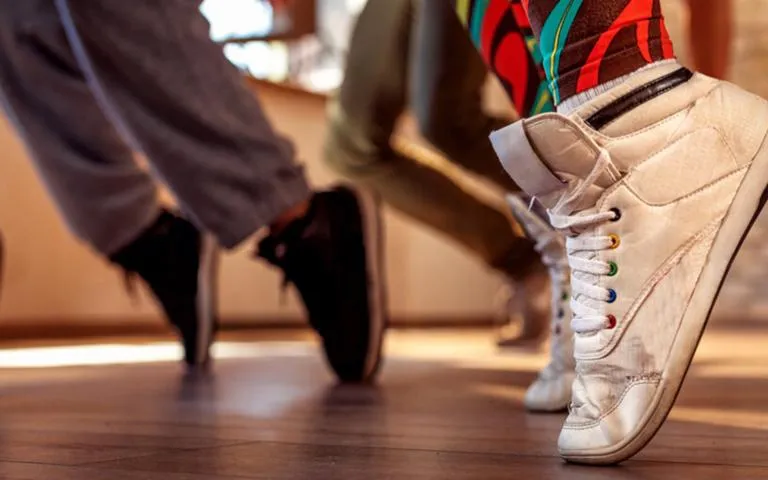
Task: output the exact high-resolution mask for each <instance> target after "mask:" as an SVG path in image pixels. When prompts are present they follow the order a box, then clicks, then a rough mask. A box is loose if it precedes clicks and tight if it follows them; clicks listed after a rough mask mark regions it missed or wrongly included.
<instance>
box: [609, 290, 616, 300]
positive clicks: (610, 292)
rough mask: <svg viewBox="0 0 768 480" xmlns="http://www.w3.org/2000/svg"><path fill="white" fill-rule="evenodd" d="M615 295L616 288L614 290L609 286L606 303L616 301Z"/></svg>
mask: <svg viewBox="0 0 768 480" xmlns="http://www.w3.org/2000/svg"><path fill="white" fill-rule="evenodd" d="M616 297H617V295H616V290H614V289H612V288H611V289H609V290H608V303H613V302H615V301H616Z"/></svg>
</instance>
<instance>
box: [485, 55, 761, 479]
mask: <svg viewBox="0 0 768 480" xmlns="http://www.w3.org/2000/svg"><path fill="white" fill-rule="evenodd" d="M766 132H768V102H766V101H764V100H763V99H761V98H759V97H757V96H755V95H752V94H749V93H747V92H745V91H743V90H741V89H739V88H738V87H736V86H734V85H731V84H729V83H726V82H721V81H717V80H714V79H711V78H708V77H705V76H703V75H698V74H691V72H689V71H687V70H685V69H683V68H681V67H680V66H679V65H678V64H676V63H671V64H670V63H664V64H659V65H657V66H655V67H650V68H648V69H645V70H641V71H638V72H636V73H635V74H633V75H632V76H630V77H629V79H628V80H627V81H626V82H624V83H623V84H621V85H620V86H618V87H616V88H614V89H612V90H610V91H609V92H607V93H605V94H602V95H599V96H597V97H596V98H594V99H593V100H591V101H590V102H588V103H587V104H586V105H584V106H582V107H581V108H579V109H578V110H577V111H575V112H573V113H572V114H570V115H569V116H563V115H559V114H546V115H540V116H537V117H534V118H531V119H529V120H525V121H522V122H518V123H516V124H514V125H511V126H509V127H507V128H505V129H503V130H501V131H499V132H496V133H495V134H494V135H493V136H492V140H493V142H494V145H495V147H496V149H497V151H498V153H499V156H500V158H501V159H502V160H503V162H504V164H505V167H506V168H507V170H508V171H509V173H510V174H511V175H512V177H513V178H514V179H515V181H516V182H517V183H518V184H519V185H520V186H521V187H522V188H523V189H524V190H525V191H527V192H528V193H529V194H530V195H532V196H535V197H537V198H538V199H539V200H540V201H541V202H543V203H544V205H545V206H546V207H547V208H548V209H549V214H550V220H551V222H552V224H553V226H555V227H556V228H558V229H559V230H561V231H563V232H565V233H566V234H567V235H568V238H567V241H566V246H567V249H568V262H569V264H570V267H571V289H572V295H573V300H572V301H571V307H572V309H573V315H574V318H573V322H572V326H573V330H574V331H575V347H574V353H575V358H576V373H577V377H576V380H575V381H574V385H573V392H572V394H573V399H572V405H571V409H570V410H571V412H570V415H569V416H568V419H567V421H566V423H565V426H564V427H563V430H562V432H561V434H560V439H559V442H558V446H559V449H560V453H561V455H562V456H563V457H564V458H565V459H567V460H569V461H573V462H579V463H593V464H611V463H617V462H620V461H623V460H625V459H627V458H629V457H631V456H632V455H634V454H635V453H637V452H638V451H640V450H641V449H642V448H643V447H644V446H645V445H646V444H647V443H648V442H649V441H650V440H651V438H652V437H653V436H654V434H655V433H656V431H657V430H658V429H659V427H660V426H661V424H662V423H663V421H664V419H665V418H666V416H667V414H668V413H669V411H670V409H671V408H672V405H673V403H674V401H675V398H676V396H677V394H678V391H679V390H680V386H681V384H682V381H683V378H684V377H685V374H686V371H687V370H688V366H689V365H690V363H691V360H692V358H693V354H694V352H695V350H696V346H697V344H698V342H699V338H700V337H701V335H702V333H703V331H704V327H705V324H706V322H707V318H708V317H709V312H710V310H711V308H712V306H713V304H714V302H715V299H716V297H717V294H718V292H719V289H720V286H721V284H722V282H723V279H724V278H725V275H726V272H727V270H728V267H729V266H730V263H731V261H732V260H733V258H734V256H735V255H736V252H737V251H738V248H739V246H740V244H741V241H742V240H743V238H744V237H745V236H746V233H747V232H748V231H749V229H750V226H751V225H752V223H753V221H754V220H755V218H757V215H758V213H759V211H760V210H761V208H762V206H763V204H764V202H765V200H766V198H765V196H764V195H765V194H764V191H765V189H766V183H768V147H767V146H766V145H765V143H764V142H765V139H766Z"/></svg>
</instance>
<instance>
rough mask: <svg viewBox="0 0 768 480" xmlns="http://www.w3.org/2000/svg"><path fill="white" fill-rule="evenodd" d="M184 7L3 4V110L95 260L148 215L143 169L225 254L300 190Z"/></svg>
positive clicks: (84, 0)
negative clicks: (139, 159)
mask: <svg viewBox="0 0 768 480" xmlns="http://www.w3.org/2000/svg"><path fill="white" fill-rule="evenodd" d="M208 29H209V27H208V24H207V22H206V21H205V19H204V18H203V17H202V16H201V14H200V13H199V11H198V2H196V1H191V0H162V1H158V0H98V1H94V0H0V104H2V106H3V107H4V109H5V111H6V112H7V114H8V116H9V117H10V119H11V121H12V122H13V124H14V125H15V127H16V128H17V130H18V132H19V134H20V135H21V136H22V138H23V139H24V141H25V143H26V145H27V148H28V150H29V152H30V154H31V156H32V157H33V158H34V160H35V163H36V166H37V168H38V170H39V172H40V174H41V176H42V177H43V179H44V181H45V184H46V185H47V188H48V190H49V191H50V193H51V195H52V196H53V197H54V199H55V201H56V204H57V205H58V207H59V209H60V211H61V212H62V214H63V215H64V217H65V218H66V220H67V223H68V225H69V226H70V227H71V229H72V230H73V232H74V233H75V234H76V235H77V236H79V237H80V238H82V239H84V240H85V241H87V242H89V243H90V244H92V245H93V247H95V248H96V249H97V250H99V251H101V252H102V253H104V254H107V255H108V254H111V253H114V252H116V251H117V250H119V249H120V248H122V247H124V246H126V245H127V244H129V243H130V242H131V241H132V240H133V239H135V238H136V237H137V236H138V235H139V234H140V233H141V232H142V231H143V230H144V229H145V228H146V227H147V226H148V225H149V224H150V223H151V222H152V221H153V220H154V219H155V217H156V216H157V214H158V210H159V205H158V202H157V196H156V187H155V184H154V182H153V180H152V178H151V177H150V176H149V175H148V174H147V173H146V172H145V171H143V170H142V169H141V168H140V166H139V165H138V164H137V163H136V156H135V152H140V153H143V154H144V155H145V156H146V157H147V159H148V161H149V163H150V166H151V170H152V173H153V174H155V175H156V176H158V177H159V178H161V179H162V180H163V181H164V182H165V183H166V184H167V185H168V187H169V188H170V189H171V191H172V192H173V193H174V195H175V196H176V198H177V200H178V202H179V205H180V206H181V208H182V209H183V210H184V212H185V213H186V214H187V215H188V216H189V217H190V218H191V219H192V220H193V221H194V222H195V223H197V225H198V226H199V227H200V228H202V229H204V230H207V231H210V232H212V233H213V234H215V235H216V236H217V237H218V239H219V241H220V242H221V244H222V245H223V246H225V247H234V246H235V245H237V244H238V243H240V242H241V241H242V240H244V239H245V238H247V237H248V236H250V235H251V234H252V233H254V232H255V231H256V230H258V229H259V228H261V227H262V226H265V225H267V224H269V223H270V222H271V221H272V220H274V219H275V218H276V217H277V216H278V215H279V214H280V213H281V212H283V211H285V210H286V209H288V208H289V207H291V206H294V205H296V204H298V203H300V202H301V201H302V200H304V199H306V198H307V197H308V196H309V194H310V192H309V188H308V186H307V183H306V180H305V177H304V174H303V170H302V168H301V167H300V166H299V165H297V164H296V163H294V156H293V155H294V152H293V148H292V146H291V144H290V143H289V142H287V141H286V140H285V139H283V138H281V137H279V136H278V135H277V134H276V133H275V132H274V130H273V129H272V127H271V125H270V124H269V122H268V121H267V119H266V118H265V116H264V113H263V111H262V109H261V107H260V105H259V103H258V101H257V100H256V99H255V98H254V97H253V95H252V93H251V92H250V91H249V90H248V89H247V87H246V86H245V84H244V83H243V81H242V79H241V77H240V75H239V73H238V72H237V71H236V69H235V68H234V67H232V66H231V65H230V64H229V62H228V61H227V60H226V59H225V57H224V56H223V53H222V51H221V48H220V47H219V46H217V45H215V44H214V43H213V42H212V41H211V40H210V39H209V36H208V33H209V31H208Z"/></svg>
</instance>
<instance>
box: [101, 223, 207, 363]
mask: <svg viewBox="0 0 768 480" xmlns="http://www.w3.org/2000/svg"><path fill="white" fill-rule="evenodd" d="M218 253H219V249H218V245H217V243H216V241H215V240H214V239H213V238H212V237H211V236H210V235H205V234H202V233H201V232H200V231H199V230H197V228H195V227H194V226H193V225H192V224H191V223H189V222H188V221H187V220H184V219H183V218H180V217H177V216H176V215H173V214H172V213H169V212H163V213H162V214H161V215H160V216H159V217H158V219H157V221H156V222H155V223H154V224H153V225H152V226H151V227H149V228H148V229H147V230H146V231H145V232H144V233H143V234H142V235H141V237H139V238H138V239H137V240H135V241H134V242H133V243H131V244H130V245H128V246H127V247H125V248H123V249H122V250H121V251H119V252H118V253H116V254H115V255H113V256H112V257H111V258H110V260H111V261H112V262H114V263H116V264H118V265H120V266H121V267H122V268H124V269H125V270H126V272H127V273H128V274H129V275H138V276H139V277H141V278H142V279H143V280H144V282H145V283H146V284H147V286H148V287H149V288H150V290H151V291H152V293H153V294H154V296H155V299H157V301H158V302H159V303H160V305H161V306H162V308H163V310H164V311H165V314H166V318H167V319H168V321H169V322H170V323H171V324H172V325H173V326H174V327H175V328H176V330H177V331H178V333H179V336H180V337H181V341H182V343H183V346H184V361H185V362H186V364H187V366H189V367H190V368H192V369H193V370H196V369H197V368H204V367H206V366H207V365H208V362H209V360H210V356H209V355H210V346H211V343H212V342H213V336H214V334H215V330H216V327H217V319H216V307H217V305H216V280H217V270H218Z"/></svg>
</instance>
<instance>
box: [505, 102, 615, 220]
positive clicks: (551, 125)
mask: <svg viewBox="0 0 768 480" xmlns="http://www.w3.org/2000/svg"><path fill="white" fill-rule="evenodd" d="M491 143H492V144H493V147H494V149H495V150H496V154H497V155H498V156H499V159H500V160H501V163H502V164H503V165H504V168H505V169H506V171H507V173H509V174H510V176H511V177H512V179H513V180H514V181H515V182H516V183H517V184H518V185H519V186H520V188H522V189H523V190H524V191H525V192H526V193H528V194H529V195H531V196H534V197H536V198H537V199H538V200H539V201H540V202H541V203H542V204H543V205H544V206H545V207H547V208H548V209H551V208H552V207H554V206H555V204H557V202H558V200H560V198H561V197H562V195H563V194H564V193H565V192H566V190H567V188H568V186H569V184H571V183H572V182H574V181H577V180H579V179H583V178H585V177H587V176H588V175H589V174H590V172H592V170H593V168H594V167H595V163H596V162H597V158H598V157H599V155H600V148H599V147H598V145H597V144H596V143H595V142H594V140H592V139H591V138H589V137H588V136H587V135H586V134H585V133H584V132H583V131H582V130H581V129H580V128H579V127H578V125H576V124H575V123H574V122H573V120H570V119H568V118H566V117H564V116H562V115H558V114H544V115H539V116H537V117H535V118H534V119H532V120H528V121H519V122H516V123H514V124H512V125H509V126H508V127H505V128H503V129H501V130H497V131H495V132H493V133H492V134H491ZM618 177H619V173H618V169H616V168H615V166H613V165H609V168H607V169H606V172H605V173H604V174H602V175H601V176H600V178H598V180H597V181H596V182H595V184H594V185H593V186H592V187H590V189H589V190H588V191H587V192H586V195H584V198H583V199H582V201H581V202H580V204H579V205H578V206H577V209H578V210H582V209H586V208H590V207H591V206H593V205H594V204H595V202H596V201H597V198H598V197H599V196H600V194H601V193H602V191H603V190H604V189H605V188H607V187H609V186H610V185H612V184H613V183H615V182H616V180H617V179H618Z"/></svg>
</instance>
